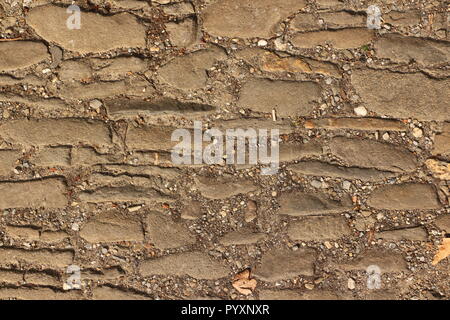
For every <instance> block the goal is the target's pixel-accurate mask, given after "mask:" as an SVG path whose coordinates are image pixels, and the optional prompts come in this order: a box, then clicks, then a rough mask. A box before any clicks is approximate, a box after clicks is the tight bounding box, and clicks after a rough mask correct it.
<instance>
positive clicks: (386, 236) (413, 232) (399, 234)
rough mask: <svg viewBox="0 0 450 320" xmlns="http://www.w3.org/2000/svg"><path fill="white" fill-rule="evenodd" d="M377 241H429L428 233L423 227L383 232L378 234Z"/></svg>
mask: <svg viewBox="0 0 450 320" xmlns="http://www.w3.org/2000/svg"><path fill="white" fill-rule="evenodd" d="M376 237H377V239H383V240H388V241H400V240H413V241H427V238H428V236H427V232H426V231H425V229H424V228H423V227H416V228H406V229H398V230H388V231H382V232H380V233H378V234H377V236H376Z"/></svg>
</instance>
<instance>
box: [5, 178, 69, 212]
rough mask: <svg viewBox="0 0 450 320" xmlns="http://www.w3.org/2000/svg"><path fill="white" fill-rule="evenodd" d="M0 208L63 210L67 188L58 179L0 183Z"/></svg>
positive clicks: (66, 202) (65, 203)
mask: <svg viewBox="0 0 450 320" xmlns="http://www.w3.org/2000/svg"><path fill="white" fill-rule="evenodd" d="M0 194H1V195H2V196H1V197H0V208H1V209H8V208H40V207H44V208H49V209H51V208H64V207H65V206H66V205H67V204H68V199H67V196H66V194H67V186H66V184H65V183H64V181H63V180H61V179H58V178H51V179H44V180H31V181H15V182H1V183H0Z"/></svg>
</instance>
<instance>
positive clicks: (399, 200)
mask: <svg viewBox="0 0 450 320" xmlns="http://www.w3.org/2000/svg"><path fill="white" fill-rule="evenodd" d="M367 204H368V205H369V206H371V207H372V208H375V209H386V210H426V209H439V208H440V207H441V205H440V203H439V200H438V198H437V193H436V190H435V188H434V187H433V186H432V185H430V184H419V183H405V184H397V185H386V186H382V187H379V188H378V189H376V190H375V191H373V192H372V194H371V195H370V196H369V199H368V200H367Z"/></svg>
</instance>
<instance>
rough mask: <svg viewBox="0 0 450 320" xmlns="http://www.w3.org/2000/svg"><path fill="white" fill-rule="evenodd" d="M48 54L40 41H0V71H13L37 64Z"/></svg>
mask: <svg viewBox="0 0 450 320" xmlns="http://www.w3.org/2000/svg"><path fill="white" fill-rule="evenodd" d="M49 57H50V55H49V53H48V51H47V46H46V45H45V44H43V43H42V42H34V41H9V42H0V71H13V70H16V69H22V68H26V67H30V66H32V65H34V64H37V63H39V62H41V61H43V60H45V59H47V58H49Z"/></svg>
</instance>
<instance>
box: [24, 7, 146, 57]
mask: <svg viewBox="0 0 450 320" xmlns="http://www.w3.org/2000/svg"><path fill="white" fill-rule="evenodd" d="M66 10H67V8H63V7H57V6H53V5H45V6H40V7H35V8H33V9H31V10H30V12H29V13H28V15H27V17H26V21H27V23H28V24H29V25H30V26H31V27H32V28H33V29H34V30H35V31H36V33H37V34H38V35H39V36H41V37H42V38H44V39H45V40H47V41H51V42H55V43H57V44H58V45H59V46H61V47H63V48H64V49H66V50H70V51H75V52H79V53H98V52H105V51H109V50H113V49H119V48H145V47H146V42H145V39H146V34H145V27H144V26H143V25H141V24H140V23H139V22H138V21H137V19H136V18H135V17H134V16H133V15H131V14H129V13H119V14H115V15H111V16H103V15H100V14H97V13H92V12H83V11H82V12H81V13H80V17H81V27H80V29H69V28H68V27H67V24H66V21H67V19H68V18H69V16H70V15H69V14H68V13H67V12H66ZM49 17H51V19H49Z"/></svg>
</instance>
